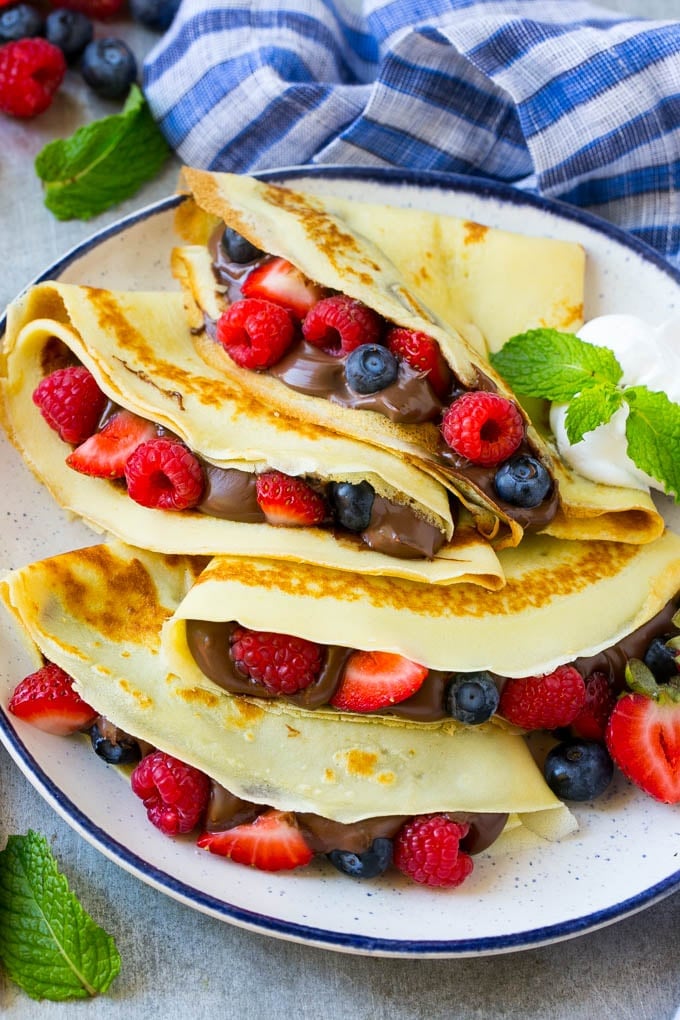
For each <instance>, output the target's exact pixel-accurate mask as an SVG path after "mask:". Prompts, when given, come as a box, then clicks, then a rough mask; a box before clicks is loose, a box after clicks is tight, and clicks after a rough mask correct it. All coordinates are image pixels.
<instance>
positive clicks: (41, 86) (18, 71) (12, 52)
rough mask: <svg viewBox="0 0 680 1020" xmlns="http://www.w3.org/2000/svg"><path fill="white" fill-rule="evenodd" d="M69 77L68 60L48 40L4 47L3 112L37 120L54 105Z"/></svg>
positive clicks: (0, 56) (0, 60) (0, 59)
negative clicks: (65, 78) (64, 81)
mask: <svg viewBox="0 0 680 1020" xmlns="http://www.w3.org/2000/svg"><path fill="white" fill-rule="evenodd" d="M65 73H66V59H65V57H64V54H63V53H62V52H61V50H60V49H59V48H58V47H57V46H53V45H52V43H49V42H47V40H46V39H41V38H30V39H18V40H17V41H16V42H9V43H7V44H6V45H5V46H0V111H1V112H2V113H7V114H9V115H10V117H25V118H28V117H36V116H37V115H38V114H39V113H43V112H44V111H45V110H46V109H47V107H48V106H49V105H50V103H51V102H52V99H53V98H54V94H55V92H56V91H57V89H58V88H59V86H60V85H61V83H62V81H63V78H64V75H65Z"/></svg>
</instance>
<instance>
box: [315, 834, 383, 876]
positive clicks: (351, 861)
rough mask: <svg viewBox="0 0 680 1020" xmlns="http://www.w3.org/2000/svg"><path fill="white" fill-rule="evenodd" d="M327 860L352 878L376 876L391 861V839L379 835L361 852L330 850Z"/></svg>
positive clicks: (380, 873)
mask: <svg viewBox="0 0 680 1020" xmlns="http://www.w3.org/2000/svg"><path fill="white" fill-rule="evenodd" d="M328 860H329V861H330V862H331V864H332V865H333V866H334V867H336V868H337V869H338V871H342V872H343V874H345V875H350V876H351V877H352V878H377V877H378V875H382V874H383V872H384V871H387V869H388V868H389V866H390V864H391V863H392V840H391V839H386V838H385V837H384V836H379V837H378V838H377V839H374V840H373V842H372V843H371V845H370V847H369V848H368V850H364V852H363V853H362V854H355V853H352V851H351V850H331V852H330V853H329V854H328Z"/></svg>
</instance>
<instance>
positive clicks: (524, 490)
mask: <svg viewBox="0 0 680 1020" xmlns="http://www.w3.org/2000/svg"><path fill="white" fill-rule="evenodd" d="M494 486H495V488H496V492H497V493H498V495H499V496H500V498H501V499H503V500H505V502H506V503H510V504H511V505H512V506H522V507H532V506H538V505H539V503H542V502H543V500H544V499H545V498H546V496H547V495H548V494H549V492H550V490H551V488H552V479H551V478H550V475H549V474H548V472H547V470H546V468H545V467H544V466H543V464H541V462H540V460H536V458H535V457H530V456H529V455H528V454H520V455H519V456H518V457H512V458H511V459H510V460H508V461H506V462H505V463H504V464H501V466H500V467H499V469H498V471H497V472H496V476H495V478H494Z"/></svg>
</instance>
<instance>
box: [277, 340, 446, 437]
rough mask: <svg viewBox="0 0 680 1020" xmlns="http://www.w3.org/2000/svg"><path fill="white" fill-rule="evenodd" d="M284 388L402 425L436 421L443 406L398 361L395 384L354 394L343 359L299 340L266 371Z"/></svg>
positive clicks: (423, 378) (422, 381) (422, 375)
mask: <svg viewBox="0 0 680 1020" xmlns="http://www.w3.org/2000/svg"><path fill="white" fill-rule="evenodd" d="M267 371H268V373H269V375H272V376H274V377H275V378H276V379H280V380H281V382H283V383H285V384H286V386H290V388H291V389H292V390H296V391H297V392H299V393H307V394H309V395H310V396H313V397H325V398H326V399H327V400H329V401H330V402H331V403H332V404H340V405H341V406H342V407H355V408H360V409H362V410H364V411H377V412H378V414H382V415H383V416H384V417H385V418H389V420H390V421H394V422H401V423H402V424H403V425H414V424H417V423H418V422H424V421H435V420H436V419H438V418H439V416H440V415H441V413H442V410H443V408H444V405H443V404H442V402H441V401H440V400H438V398H437V397H436V396H435V394H434V392H433V390H432V387H431V386H430V384H429V383H428V381H427V378H426V375H425V373H424V372H418V371H417V370H416V369H415V368H411V366H410V365H408V364H407V363H406V362H405V361H400V362H399V375H398V377H397V380H396V382H393V383H392V384H391V385H390V386H386V387H385V388H384V389H382V390H379V391H378V392H377V393H364V394H362V393H356V392H355V391H354V390H353V389H352V388H351V387H350V386H348V385H347V382H346V381H345V364H344V359H342V358H337V357H335V356H334V355H332V354H326V352H325V351H322V350H320V349H319V348H318V347H314V346H313V345H312V344H309V343H307V341H306V340H301V341H300V343H298V344H297V345H296V346H295V347H294V348H292V349H291V350H290V351H288V353H287V354H284V356H283V358H281V360H280V361H277V363H276V364H275V365H272V366H271V367H270V368H269V369H268V370H267Z"/></svg>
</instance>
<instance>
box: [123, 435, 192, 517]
mask: <svg viewBox="0 0 680 1020" xmlns="http://www.w3.org/2000/svg"><path fill="white" fill-rule="evenodd" d="M125 481H126V483H127V491H128V495H129V496H130V498H131V499H133V500H134V501H135V503H140V504H141V505H142V506H147V507H151V508H152V509H155V510H190V509H191V508H192V507H194V506H196V505H197V504H198V503H199V502H200V500H201V496H202V495H203V488H204V485H205V481H204V477H203V468H202V467H201V464H200V462H199V460H198V459H197V458H196V457H194V455H193V453H192V452H191V450H188V449H187V447H186V446H185V445H184V443H180V442H178V441H177V440H176V439H164V438H159V439H149V440H147V442H145V443H142V444H141V445H140V446H138V447H137V449H136V450H134V451H133V453H131V454H130V456H129V457H128V459H127V462H126V464H125Z"/></svg>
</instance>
